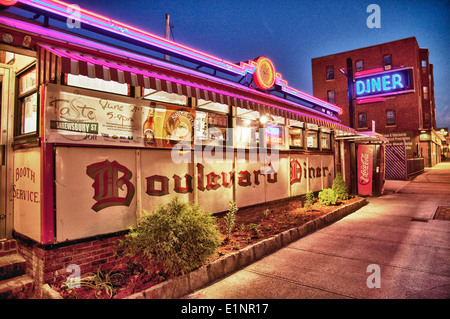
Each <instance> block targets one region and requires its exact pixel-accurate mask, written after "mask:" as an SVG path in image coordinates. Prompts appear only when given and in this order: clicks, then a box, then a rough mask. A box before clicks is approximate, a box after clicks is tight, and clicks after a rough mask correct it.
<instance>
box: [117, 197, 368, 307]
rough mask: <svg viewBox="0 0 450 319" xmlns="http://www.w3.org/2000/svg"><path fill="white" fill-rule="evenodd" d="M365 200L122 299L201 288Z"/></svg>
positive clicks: (156, 296)
mask: <svg viewBox="0 0 450 319" xmlns="http://www.w3.org/2000/svg"><path fill="white" fill-rule="evenodd" d="M366 204H367V201H366V199H365V198H361V199H360V200H358V201H356V202H353V203H351V204H348V205H345V206H342V207H339V208H338V209H336V210H334V211H332V212H330V213H328V214H326V215H323V216H321V217H319V218H317V219H315V220H311V221H309V222H307V223H306V224H303V225H301V226H299V227H296V228H291V229H288V230H286V231H284V232H281V233H279V234H277V235H275V236H272V237H270V238H267V239H264V240H262V241H259V242H257V243H255V244H253V245H250V246H247V247H245V248H243V249H241V250H240V251H238V252H235V253H232V254H228V255H226V256H223V257H221V258H219V259H217V260H215V261H214V262H212V263H210V264H208V265H205V266H202V267H200V268H198V269H196V270H194V271H192V272H190V273H188V274H186V275H184V276H180V277H176V278H172V279H169V280H167V281H165V282H162V283H160V284H158V285H155V286H153V287H151V288H148V289H146V290H143V291H141V292H137V293H135V294H133V295H131V296H128V297H126V298H124V299H178V298H181V297H183V296H185V295H187V294H189V293H191V292H193V291H195V290H197V289H200V288H202V287H204V286H206V285H208V284H210V283H212V282H214V281H216V280H219V279H222V278H223V277H225V276H227V275H228V274H230V273H232V272H234V271H236V270H238V269H241V268H243V267H245V266H248V265H250V264H251V263H253V262H255V261H257V260H259V259H261V258H263V257H264V256H267V255H269V254H272V253H274V252H275V251H277V250H278V249H280V248H282V247H284V246H287V245H288V244H290V243H291V242H293V241H296V240H297V239H299V238H301V237H303V236H305V235H307V234H309V233H311V232H313V231H316V230H317V229H319V228H321V227H323V226H326V225H329V224H331V223H334V222H335V221H337V220H339V219H341V218H343V217H345V216H347V215H348V214H351V213H353V212H355V211H357V210H358V209H360V208H361V207H363V206H364V205H366Z"/></svg>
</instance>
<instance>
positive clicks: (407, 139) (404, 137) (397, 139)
mask: <svg viewBox="0 0 450 319" xmlns="http://www.w3.org/2000/svg"><path fill="white" fill-rule="evenodd" d="M383 136H384V137H386V138H387V139H388V140H389V143H388V144H386V146H391V145H403V142H404V143H405V148H406V154H408V155H412V154H414V132H413V131H406V132H393V133H385V134H383Z"/></svg>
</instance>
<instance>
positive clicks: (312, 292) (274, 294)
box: [185, 162, 450, 299]
mask: <svg viewBox="0 0 450 319" xmlns="http://www.w3.org/2000/svg"><path fill="white" fill-rule="evenodd" d="M386 186H387V187H388V189H389V190H393V191H389V192H388V194H387V195H383V196H380V197H377V198H369V199H368V202H369V204H368V205H366V206H365V207H363V208H361V209H360V210H358V211H357V212H355V213H353V214H351V215H349V216H347V217H345V218H343V219H341V220H340V221H338V222H336V223H334V224H332V225H330V226H327V227H325V228H322V229H320V230H318V231H316V232H314V233H312V234H310V235H308V236H306V237H303V238H301V239H299V240H297V241H296V242H293V243H292V244H290V245H288V246H286V247H285V248H282V249H280V250H279V251H277V252H275V253H273V254H272V255H269V256H267V257H265V258H263V259H261V260H259V261H258V262H255V263H253V264H252V265H250V266H248V267H246V268H243V269H242V270H239V271H237V272H235V273H233V274H232V275H230V276H228V277H226V278H224V279H223V280H220V281H218V282H216V283H214V284H213V285H210V286H208V287H206V288H204V289H201V290H199V291H196V292H194V293H192V294H190V295H187V296H185V298H191V299H200V298H211V299H227V298H230V299H234V298H241V299H246V298H252V299H297V298H307V299H309V298H327V299H328V298H333V299H334V298H363V299H369V298H400V299H404V298H420V299H421V298H446V299H448V298H450V266H449V260H450V221H448V220H435V219H433V217H434V215H435V212H436V210H437V208H438V206H449V207H450V163H449V162H446V163H441V164H439V165H436V166H435V167H434V168H432V169H429V170H427V171H426V172H425V173H424V174H422V175H420V176H418V177H416V178H415V179H414V180H412V181H406V182H399V183H396V182H394V183H391V181H390V182H388V184H387V185H386ZM370 265H376V266H370ZM371 267H379V270H380V272H379V276H378V277H376V275H377V271H376V270H373V269H374V268H371ZM368 282H369V286H370V284H371V283H377V282H378V283H379V284H380V288H369V287H368Z"/></svg>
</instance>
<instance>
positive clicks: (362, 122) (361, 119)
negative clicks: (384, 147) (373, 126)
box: [358, 113, 367, 127]
mask: <svg viewBox="0 0 450 319" xmlns="http://www.w3.org/2000/svg"><path fill="white" fill-rule="evenodd" d="M358 126H359V127H367V115H366V113H359V114H358Z"/></svg>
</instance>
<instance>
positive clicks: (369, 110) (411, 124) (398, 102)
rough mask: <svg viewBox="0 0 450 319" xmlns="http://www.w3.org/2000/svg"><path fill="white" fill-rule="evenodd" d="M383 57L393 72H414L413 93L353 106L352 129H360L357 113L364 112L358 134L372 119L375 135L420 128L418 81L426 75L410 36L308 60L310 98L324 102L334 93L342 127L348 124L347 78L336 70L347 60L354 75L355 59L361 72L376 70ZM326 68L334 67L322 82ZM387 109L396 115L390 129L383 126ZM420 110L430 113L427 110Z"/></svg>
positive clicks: (367, 128) (368, 125) (415, 42)
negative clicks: (387, 57) (401, 69)
mask: <svg viewBox="0 0 450 319" xmlns="http://www.w3.org/2000/svg"><path fill="white" fill-rule="evenodd" d="M420 52H421V53H422V56H424V55H425V53H426V54H428V50H426V49H420ZM386 54H391V55H392V68H393V69H394V68H399V67H404V66H405V67H412V68H413V69H414V88H415V92H414V93H408V94H400V95H396V96H393V97H388V98H386V101H384V102H376V103H369V104H360V105H357V104H355V105H354V109H355V114H354V115H355V121H354V123H355V128H356V129H359V128H360V127H359V126H358V113H366V115H367V127H362V128H360V129H361V130H362V131H365V130H366V131H367V130H371V129H372V120H374V121H375V122H376V131H377V132H379V133H391V132H400V131H414V130H418V129H420V128H421V126H422V124H423V123H422V82H421V80H422V78H427V79H428V74H429V72H426V73H424V72H423V70H422V68H421V54H420V53H419V46H418V44H417V41H416V39H415V38H414V37H411V38H407V39H402V40H398V41H393V42H388V43H383V44H380V45H375V46H370V47H366V48H361V49H356V50H351V51H347V52H342V53H337V54H332V55H328V56H324V57H319V58H315V59H312V77H313V95H314V96H316V97H318V98H321V99H324V100H327V92H328V91H330V90H334V91H335V104H336V105H338V106H340V107H341V108H342V109H343V110H344V112H343V114H342V115H340V116H339V118H340V119H341V120H342V123H343V124H345V125H349V112H348V97H347V78H346V77H345V75H343V74H342V73H341V72H339V69H341V68H343V69H344V71H345V70H346V65H347V62H346V61H347V58H351V59H352V62H353V72H354V73H355V72H356V61H357V60H362V61H363V62H364V70H368V69H373V68H380V67H383V56H384V55H386ZM327 66H333V67H334V79H332V80H327V79H326V67H327ZM427 70H429V68H428V69H427ZM427 81H428V80H427ZM388 110H395V112H396V125H394V126H391V125H387V123H386V111H388ZM424 111H427V112H428V113H430V112H431V110H430V108H429V109H427V110H424ZM430 117H431V115H430Z"/></svg>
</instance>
